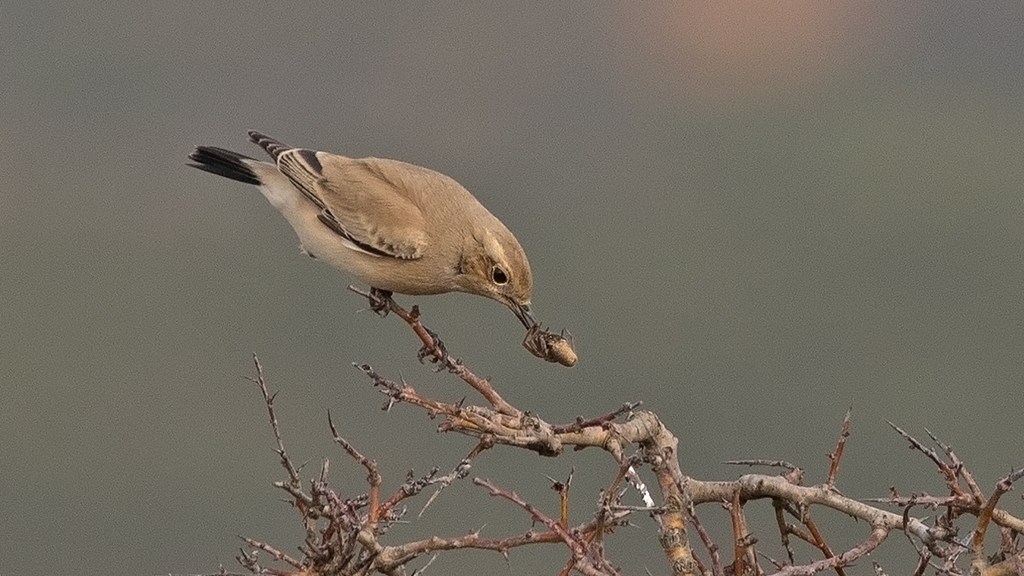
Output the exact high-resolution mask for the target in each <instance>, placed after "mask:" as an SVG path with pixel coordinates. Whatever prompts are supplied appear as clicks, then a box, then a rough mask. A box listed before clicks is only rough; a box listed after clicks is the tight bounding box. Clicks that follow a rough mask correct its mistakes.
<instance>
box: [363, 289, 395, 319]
mask: <svg viewBox="0 0 1024 576" xmlns="http://www.w3.org/2000/svg"><path fill="white" fill-rule="evenodd" d="M391 294H392V292H391V290H383V289H381V288H377V287H375V286H370V296H369V298H368V299H369V301H370V310H373V311H374V312H376V313H377V315H379V316H380V317H381V318H383V317H384V316H387V315H388V312H389V311H390V310H391V303H392V301H391Z"/></svg>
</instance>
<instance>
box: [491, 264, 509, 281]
mask: <svg viewBox="0 0 1024 576" xmlns="http://www.w3.org/2000/svg"><path fill="white" fill-rule="evenodd" d="M491 280H494V283H495V284H498V285H499V286H500V285H503V284H508V274H505V271H504V270H502V269H501V267H500V266H495V267H494V268H492V269H491Z"/></svg>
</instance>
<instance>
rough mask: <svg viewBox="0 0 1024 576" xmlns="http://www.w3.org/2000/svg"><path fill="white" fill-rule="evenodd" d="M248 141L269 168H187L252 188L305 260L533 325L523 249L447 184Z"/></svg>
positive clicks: (214, 155) (430, 174) (196, 160)
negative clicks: (497, 310) (484, 305)
mask: <svg viewBox="0 0 1024 576" xmlns="http://www.w3.org/2000/svg"><path fill="white" fill-rule="evenodd" d="M248 134H249V140H250V141H252V142H253V143H255V144H256V145H258V146H260V147H261V148H263V150H264V151H265V152H266V153H267V154H268V155H269V156H270V159H271V160H272V162H267V161H262V160H256V159H254V158H250V157H248V156H244V155H242V154H239V153H237V152H232V151H231V150H226V149H224V148H217V147H214V146H196V148H195V149H194V150H193V151H192V153H191V154H189V160H191V162H190V163H189V166H192V167H194V168H198V169H200V170H203V171H206V172H210V173H212V174H216V175H218V176H223V177H225V178H229V179H231V180H236V181H238V182H243V183H246V184H255V185H256V186H259V189H260V191H261V192H262V193H263V195H264V196H265V197H266V198H267V200H269V201H270V204H271V205H273V206H274V208H277V210H279V211H280V212H281V214H282V215H283V216H284V217H285V219H286V220H288V222H289V223H290V224H291V226H292V228H293V229H294V230H295V233H296V234H297V235H298V237H299V241H300V242H301V245H302V249H303V251H304V252H305V253H307V254H309V255H310V256H312V257H314V258H316V259H318V260H321V261H323V262H326V263H327V264H330V265H331V266H333V267H335V268H337V269H339V270H343V271H346V272H348V273H350V274H352V275H353V276H355V277H356V278H358V279H359V280H360V281H361V282H364V283H366V284H368V285H370V287H371V288H372V289H374V290H376V291H379V292H380V293H383V295H385V296H388V297H390V295H391V293H399V294H407V295H428V294H443V293H448V292H463V293H468V294H474V295H477V296H483V297H485V298H490V299H491V300H494V301H497V302H500V303H501V304H504V305H505V306H506V307H508V308H509V309H510V310H511V311H512V313H513V314H514V315H515V317H516V318H518V319H519V321H520V322H521V323H522V324H523V326H524V327H526V328H527V330H530V329H531V328H533V329H535V328H536V327H538V326H539V323H538V322H537V319H536V318H535V316H534V314H533V310H532V309H531V307H530V306H531V302H530V300H531V295H532V292H533V273H532V271H531V269H530V263H529V261H528V260H527V258H526V253H525V251H524V250H523V247H522V246H521V245H520V244H519V241H518V240H516V237H515V236H514V235H513V234H512V232H511V231H509V229H508V228H507V227H505V225H504V224H502V223H501V221H500V220H498V219H497V218H496V217H495V216H494V215H493V214H491V213H490V212H489V211H488V210H487V209H486V208H484V206H483V205H482V204H481V203H480V202H479V201H478V200H477V199H476V198H475V197H474V196H473V195H472V194H470V192H469V191H468V190H466V189H465V188H464V187H463V186H462V185H460V184H459V183H458V182H456V181H455V180H454V179H452V178H450V177H448V176H445V175H444V174H441V173H440V172H436V171H434V170H430V169H428V168H423V167H421V166H416V165H414V164H409V163H406V162H402V161H399V160H390V159H383V158H349V157H347V156H342V155H339V154H332V153H330V152H321V151H316V150H311V149H307V148H293V147H291V146H287V145H285V144H283V143H281V142H279V141H277V140H274V139H273V138H270V137H269V136H266V135H264V134H261V133H260V132H257V131H255V130H250V131H249V132H248Z"/></svg>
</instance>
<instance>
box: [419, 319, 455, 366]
mask: <svg viewBox="0 0 1024 576" xmlns="http://www.w3.org/2000/svg"><path fill="white" fill-rule="evenodd" d="M421 326H422V324H421ZM423 329H424V330H426V331H427V334H429V335H430V340H431V343H430V344H424V345H423V347H422V348H420V351H419V352H417V353H416V358H417V359H418V360H419V361H420V362H423V360H424V358H428V357H429V358H430V361H431V362H442V361H443V360H444V359H445V358H446V357H447V356H448V348H446V347H445V345H444V342H442V341H441V339H440V338H438V336H437V332H434V331H433V330H431V329H430V328H427V327H426V326H423Z"/></svg>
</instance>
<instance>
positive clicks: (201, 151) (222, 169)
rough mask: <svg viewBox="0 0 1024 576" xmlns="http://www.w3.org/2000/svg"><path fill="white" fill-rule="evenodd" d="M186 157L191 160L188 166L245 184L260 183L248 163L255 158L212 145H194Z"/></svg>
mask: <svg viewBox="0 0 1024 576" xmlns="http://www.w3.org/2000/svg"><path fill="white" fill-rule="evenodd" d="M188 159H189V160H191V161H192V162H191V163H189V166H192V167H193V168H198V169H200V170H203V171H206V172H210V173H211V174H216V175H218V176H223V177H225V178H230V179H232V180H238V181H239V182H244V183H246V184H256V185H259V184H260V179H259V177H258V176H257V175H256V172H254V171H253V169H252V168H251V167H250V165H249V162H257V160H255V159H254V158H249V157H248V156H243V155H241V154H239V153H238V152H232V151H231V150H225V149H223V148H215V147H213V146H196V149H195V150H193V151H192V153H191V154H189V155H188Z"/></svg>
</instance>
